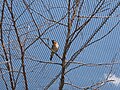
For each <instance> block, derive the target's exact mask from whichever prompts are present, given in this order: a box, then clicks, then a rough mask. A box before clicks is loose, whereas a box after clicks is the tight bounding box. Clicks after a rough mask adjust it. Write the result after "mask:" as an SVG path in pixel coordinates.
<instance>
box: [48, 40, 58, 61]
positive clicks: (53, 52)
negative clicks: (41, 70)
mask: <svg viewBox="0 0 120 90" xmlns="http://www.w3.org/2000/svg"><path fill="white" fill-rule="evenodd" d="M51 49H52V52H51V55H50V61H52V58H53V56H54V54H55V53H56V52H57V51H58V49H59V45H58V42H56V41H55V40H52V48H51Z"/></svg>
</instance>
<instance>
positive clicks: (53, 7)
mask: <svg viewBox="0 0 120 90" xmlns="http://www.w3.org/2000/svg"><path fill="white" fill-rule="evenodd" d="M32 1H33V0H28V1H27V3H28V4H30V3H31V2H32ZM88 1H89V0H85V2H84V5H83V9H82V11H81V15H82V16H87V15H90V13H91V12H92V11H93V9H94V7H95V5H96V3H97V1H98V0H91V1H89V2H88ZM107 1H108V2H107ZM118 1H119V0H115V1H114V0H113V1H112V0H106V2H107V3H106V5H107V4H109V3H112V4H111V5H110V6H108V7H109V8H110V9H111V8H112V7H114V5H115V4H116V3H117V2H118ZM43 3H44V4H45V5H47V8H50V12H51V14H52V17H53V18H54V20H57V21H58V20H60V18H61V17H63V16H64V15H65V14H66V13H67V0H43ZM43 3H42V2H41V1H40V0H36V1H35V2H33V3H32V5H31V6H30V8H32V9H34V10H35V11H36V12H39V13H40V14H41V15H43V16H45V17H47V18H48V19H52V17H51V15H50V13H49V12H48V11H47V9H45V8H44V5H43ZM24 9H25V6H24V5H23V2H22V0H14V5H13V11H14V13H15V18H16V19H17V17H19V15H21V13H22V12H23V11H24ZM35 11H32V10H31V12H32V14H33V17H34V19H35V21H36V23H37V24H38V25H39V27H40V28H41V29H40V32H43V31H44V30H46V29H47V28H48V27H49V26H50V25H52V24H53V23H51V22H47V21H46V20H45V19H44V18H42V17H41V16H40V14H38V13H35ZM108 11H109V10H108ZM108 11H106V12H103V13H99V14H97V16H106V15H107V13H108ZM119 14H120V8H118V9H117V10H116V12H115V14H113V16H112V17H114V18H111V19H109V20H108V22H107V23H106V24H105V26H104V27H103V28H101V31H100V32H99V33H98V34H96V36H95V37H94V38H93V40H92V41H94V40H97V39H98V38H100V37H102V36H103V35H105V34H106V33H107V32H108V31H109V30H110V29H111V28H112V27H113V26H114V25H115V24H116V23H117V22H118V20H120V17H115V16H116V15H119ZM0 15H1V14H0ZM5 17H6V18H5V20H4V23H9V24H11V21H10V20H9V18H8V17H10V15H9V13H8V11H7V9H6V10H5ZM31 20H32V19H31V17H30V15H29V13H28V12H27V11H26V12H25V13H24V14H23V15H22V16H21V17H20V18H19V19H17V27H18V28H23V29H20V30H19V34H20V35H22V36H21V41H23V40H24V38H26V37H27V38H28V40H27V41H26V43H25V47H27V46H28V45H29V44H30V43H31V42H32V41H33V40H34V39H35V38H36V37H37V36H38V34H37V30H35V29H36V27H35V25H34V24H33V22H31ZM84 20H85V19H81V22H80V23H79V25H81V24H82V23H83V22H84ZM28 21H29V22H30V23H26V22H28ZM101 21H102V19H93V20H91V22H90V23H89V24H88V25H87V26H86V27H85V28H84V29H83V31H82V32H81V33H80V35H79V36H78V37H77V39H76V40H75V41H74V43H73V44H72V45H71V47H70V50H69V51H68V54H67V57H66V59H67V60H69V59H70V57H71V55H73V53H74V52H75V51H76V50H78V49H79V48H80V47H81V46H82V45H83V44H84V43H85V41H86V40H87V39H88V38H89V36H90V35H91V34H92V33H93V31H94V30H95V29H96V28H97V26H98V25H99V24H100V22H101ZM61 23H64V24H66V25H67V18H65V19H64V20H62V21H61ZM5 25H6V24H5ZM74 25H75V23H74V24H73V27H72V30H73V29H74V27H75V26H74ZM119 25H120V24H119ZM119 25H118V26H117V27H116V28H115V29H114V30H113V32H111V33H110V34H109V35H108V36H107V37H105V38H104V39H102V40H101V41H99V42H97V43H94V44H92V45H90V46H89V47H87V48H86V49H84V50H83V51H82V52H81V53H80V55H79V56H78V57H77V58H76V59H75V61H77V62H83V63H86V64H87V63H94V64H98V63H111V62H112V60H115V61H117V62H120V52H119V50H120V37H119V36H120V30H119ZM4 27H5V28H4V31H5V32H6V31H7V30H9V25H8V26H7V27H6V26H4ZM24 27H25V28H24ZM29 31H31V32H29ZM25 32H26V33H27V32H29V34H28V35H27V36H26V35H24V33H25ZM66 33H67V27H66V26H62V25H58V24H57V25H54V26H53V27H51V28H49V29H48V31H47V32H46V34H45V35H43V36H42V38H49V41H47V40H46V39H44V41H45V42H46V43H48V45H49V46H50V47H51V46H52V43H51V40H53V39H54V40H56V41H57V42H58V43H59V50H58V52H57V53H58V55H60V56H62V53H63V49H64V44H65V38H66ZM4 38H5V41H6V43H7V40H6V38H7V33H5V36H4ZM10 39H11V40H13V42H14V43H12V44H11V48H15V47H16V48H18V44H17V43H15V42H16V39H15V32H14V31H11V36H10ZM50 53H51V51H50V50H49V49H48V48H47V47H46V46H45V45H44V44H43V43H41V41H40V40H38V41H37V42H35V43H34V44H33V45H32V46H31V47H29V49H27V51H26V53H25V57H26V59H25V64H26V72H27V79H28V86H29V90H42V89H43V87H44V86H45V85H46V84H48V83H49V82H50V81H51V80H52V79H53V78H54V77H55V76H56V75H57V74H58V73H59V72H60V70H61V67H60V66H59V65H53V64H47V65H46V64H41V63H38V62H36V61H33V60H38V61H49V58H50ZM11 54H12V55H13V56H12V59H13V60H14V61H13V65H14V68H15V70H18V69H19V67H20V59H19V58H20V57H19V56H18V55H19V50H17V49H15V50H12V51H11ZM30 58H32V60H31V59H30ZM52 62H57V63H61V60H59V58H58V57H57V56H56V55H55V56H54V57H53V61H52ZM75 66H77V65H74V64H71V65H70V66H69V67H68V68H67V70H69V69H71V68H73V67H75ZM1 67H4V65H1ZM119 67H120V65H119V64H116V65H114V66H113V68H112V73H111V74H110V77H108V80H114V81H112V82H109V83H107V84H106V85H104V86H102V87H101V88H100V90H119V89H120V68H119ZM43 69H44V70H43ZM110 71H111V67H110V66H94V67H87V66H81V67H79V68H77V69H75V70H73V71H71V72H69V73H67V74H66V76H65V82H68V83H72V84H74V85H77V86H79V87H87V86H90V85H93V84H95V83H96V82H99V81H101V80H105V78H106V77H107V75H108V74H109V72H110ZM7 77H8V76H7V75H6V79H7ZM0 79H1V78H0ZM59 81H60V79H58V80H57V81H55V83H54V84H53V85H52V86H51V87H50V89H49V90H57V88H58V87H59ZM23 86H24V85H23V77H22V75H20V78H19V83H18V85H17V90H21V88H24V87H23ZM4 87H5V86H4V84H3V81H1V80H0V90H5V89H4ZM64 90H78V89H76V88H73V87H71V86H69V85H65V86H64Z"/></svg>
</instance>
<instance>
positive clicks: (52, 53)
mask: <svg viewBox="0 0 120 90" xmlns="http://www.w3.org/2000/svg"><path fill="white" fill-rule="evenodd" d="M53 56H54V52H51V55H50V61H52V58H53Z"/></svg>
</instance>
